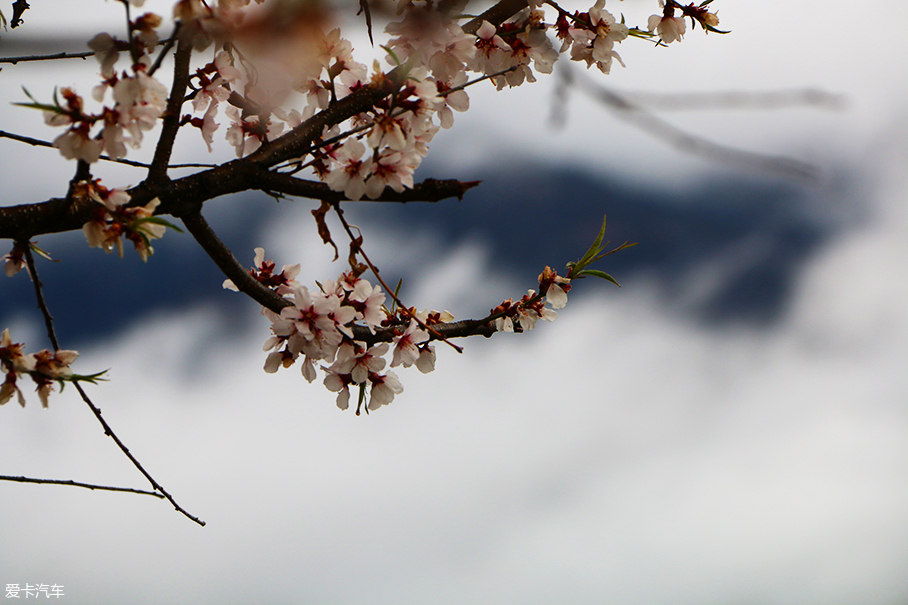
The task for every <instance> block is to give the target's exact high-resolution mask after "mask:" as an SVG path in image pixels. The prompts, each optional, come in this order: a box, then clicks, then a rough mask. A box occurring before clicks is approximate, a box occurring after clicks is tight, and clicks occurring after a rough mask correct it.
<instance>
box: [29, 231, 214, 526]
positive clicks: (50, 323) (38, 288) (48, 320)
mask: <svg viewBox="0 0 908 605" xmlns="http://www.w3.org/2000/svg"><path fill="white" fill-rule="evenodd" d="M19 245H20V246H21V247H22V248H23V250H24V251H25V262H26V263H27V264H28V270H29V272H30V273H31V276H32V283H33V284H34V286H35V296H36V297H37V299H38V308H39V309H41V314H42V315H43V316H44V325H45V326H46V327H47V336H48V338H49V339H50V342H51V344H52V345H53V347H54V351H59V350H60V344H59V342H58V341H57V335H56V333H55V331H54V319H53V317H51V314H50V311H49V310H48V308H47V303H46V302H45V300H44V294H43V293H42V285H41V279H40V278H39V277H38V271H37V268H36V267H35V257H34V255H33V254H32V251H31V247H30V246H29V245H28V241H24V242H19ZM73 386H74V387H75V389H76V391H78V393H79V395H80V396H81V397H82V401H84V402H85V403H86V405H88V407H89V408H90V409H91V411H92V413H93V414H94V415H95V418H97V419H98V422H100V423H101V426H102V427H103V428H104V434H105V435H107V436H108V437H110V438H111V439H113V440H114V443H116V444H117V447H119V448H120V451H122V452H123V454H125V455H126V457H127V458H129V460H130V461H131V462H132V464H133V466H135V467H136V468H137V469H139V472H140V473H142V474H143V475H144V476H145V478H146V479H148V482H149V483H151V487H152V488H153V489H154V490H155V491H158V492H160V493H161V494H163V495H164V497H165V498H167V501H168V502H170V503H171V504H172V505H173V507H174V508H175V509H176V510H178V511H179V512H181V513H182V514H183V515H185V516H186V517H188V518H190V519H192V520H193V521H195V522H196V523H198V524H199V525H201V526H204V525H205V522H204V521H202V520H201V519H199V518H198V517H194V516H193V515H191V514H189V513H188V512H187V511H186V510H184V509H183V508H182V507H181V506H180V505H179V504H177V503H176V501H175V500H174V499H173V496H171V495H170V494H169V493H168V492H167V490H165V489H164V488H163V487H161V484H159V483H158V482H157V481H155V479H154V477H152V476H151V475H150V474H149V473H148V471H146V470H145V468H144V467H143V466H142V464H141V463H140V462H139V461H138V460H137V459H136V457H135V456H133V455H132V453H131V452H130V451H129V448H127V447H126V445H125V444H124V443H123V442H122V441H120V438H119V437H117V435H116V433H114V432H113V429H111V428H110V425H109V424H107V421H106V420H104V418H103V417H102V416H101V409H100V408H99V407H98V406H96V405H95V404H94V403H92V401H91V399H89V397H88V395H87V394H86V393H85V391H84V390H83V389H82V385H80V384H79V383H78V382H73Z"/></svg>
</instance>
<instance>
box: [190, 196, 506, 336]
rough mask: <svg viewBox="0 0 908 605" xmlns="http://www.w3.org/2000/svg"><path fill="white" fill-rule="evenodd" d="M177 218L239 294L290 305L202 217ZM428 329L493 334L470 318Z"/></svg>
mask: <svg viewBox="0 0 908 605" xmlns="http://www.w3.org/2000/svg"><path fill="white" fill-rule="evenodd" d="M180 218H181V219H182V221H183V225H184V226H185V227H186V230H187V231H189V233H190V234H191V235H192V236H193V237H194V238H195V240H196V241H197V242H198V244H199V245H200V246H201V247H202V249H203V250H205V252H206V253H207V254H208V256H210V257H211V259H212V260H213V261H214V263H215V264H216V265H217V266H218V268H219V269H220V270H221V272H223V273H224V275H225V276H227V277H228V278H230V280H231V281H232V282H233V284H234V285H235V286H236V287H237V289H238V290H239V291H240V292H243V293H244V294H246V295H247V296H249V297H250V298H252V299H253V300H254V301H256V302H257V303H259V304H260V305H262V306H263V307H265V308H267V309H270V310H271V311H274V312H275V313H280V312H281V309H283V308H284V307H288V306H291V305H292V304H293V303H292V302H290V301H289V300H287V299H285V298H284V297H282V296H280V295H278V294H277V293H276V292H274V291H273V290H271V289H270V288H267V287H265V286H264V285H262V284H261V283H259V282H258V281H257V280H256V279H255V278H254V277H252V275H251V274H250V273H249V272H248V271H247V270H246V269H245V267H243V265H241V264H240V263H239V261H237V260H236V257H234V256H233V253H232V252H231V251H230V249H229V248H228V247H227V246H226V245H225V244H224V242H222V241H221V240H220V238H218V236H217V234H216V233H215V232H214V230H212V229H211V226H210V225H209V224H208V222H207V221H206V220H205V219H204V217H202V215H201V213H198V212H197V213H189V214H186V215H184V216H181V217H180ZM367 262H368V261H367ZM376 275H377V274H376ZM379 279H380V277H379ZM383 286H384V288H385V290H386V291H387V292H388V293H391V294H392V296H393V290H392V289H391V288H389V287H388V286H387V284H384V283H383ZM398 304H399V305H400V306H401V308H404V309H406V307H404V306H403V305H402V304H400V302H399V301H398ZM417 321H419V320H417ZM429 329H430V330H432V331H434V333H435V338H437V339H439V340H446V339H448V338H464V337H467V336H491V335H492V334H494V333H495V327H494V326H491V325H488V324H487V323H485V322H484V321H477V320H472V319H468V320H462V321H455V322H451V323H440V324H434V325H433V326H431V327H430V328H429ZM353 336H354V339H355V340H358V341H360V342H364V343H366V344H368V345H373V344H376V343H380V342H391V341H392V340H393V339H394V336H395V332H394V330H393V329H382V330H376V331H375V333H374V334H373V333H371V332H370V331H369V330H368V329H367V328H366V327H365V326H359V325H356V326H353ZM452 346H454V345H452ZM458 348H459V347H456V346H455V349H458Z"/></svg>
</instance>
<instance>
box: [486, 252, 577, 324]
mask: <svg viewBox="0 0 908 605" xmlns="http://www.w3.org/2000/svg"><path fill="white" fill-rule="evenodd" d="M570 289H571V286H570V279H568V278H566V277H561V276H559V275H558V274H557V273H556V272H555V271H553V270H552V269H551V268H550V267H546V268H545V269H544V270H543V272H542V273H540V274H539V291H540V292H542V293H543V294H537V293H536V291H535V290H527V293H526V294H524V295H523V297H522V298H521V299H520V300H519V301H517V302H514V301H513V300H512V299H510V298H509V299H507V300H505V301H504V302H502V303H501V304H500V305H498V306H497V307H495V308H494V309H492V311H491V313H492V317H495V329H496V330H498V331H499V332H514V331H523V330H532V329H533V328H535V327H536V322H537V321H538V320H540V319H542V320H543V321H555V318H556V317H558V312H557V311H555V309H562V308H564V306H565V305H567V293H568V292H569V291H570ZM546 303H548V304H550V305H551V306H552V308H551V309H549V308H548V307H546V306H545V305H546Z"/></svg>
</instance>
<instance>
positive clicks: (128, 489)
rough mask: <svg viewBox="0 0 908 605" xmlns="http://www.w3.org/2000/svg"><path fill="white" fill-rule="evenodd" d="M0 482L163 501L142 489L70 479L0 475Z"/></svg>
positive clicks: (155, 494)
mask: <svg viewBox="0 0 908 605" xmlns="http://www.w3.org/2000/svg"><path fill="white" fill-rule="evenodd" d="M0 481H17V482H19V483H49V484H52V485H72V486H73V487H84V488H87V489H90V490H96V489H100V490H105V491H108V492H129V493H131V494H142V495H143V496H154V497H155V498H160V499H162V500H163V499H164V495H163V494H160V493H158V492H150V491H148V490H144V489H135V488H133V487H114V486H110V485H96V484H94V483H82V482H81V481H73V480H71V479H66V480H63V479H36V478H35V477H14V476H12V475H0Z"/></svg>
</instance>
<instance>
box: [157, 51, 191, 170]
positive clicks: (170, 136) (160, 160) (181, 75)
mask: <svg viewBox="0 0 908 605" xmlns="http://www.w3.org/2000/svg"><path fill="white" fill-rule="evenodd" d="M191 58H192V39H191V38H190V37H188V36H180V39H179V42H177V52H176V56H175V59H174V65H173V84H172V85H171V88H170V96H169V97H168V99H167V109H165V110H164V115H163V119H162V122H163V125H162V126H161V136H160V137H159V138H158V144H157V146H156V147H155V150H154V159H153V160H152V161H151V168H149V169H148V177H147V178H146V181H148V182H152V183H154V182H156V181H159V180H162V179H166V178H167V164H168V163H169V162H170V154H171V153H172V152H173V143H174V141H175V140H176V138H177V131H179V129H180V112H181V111H182V108H183V97H184V96H185V95H186V87H187V85H188V84H189V62H190V59H191Z"/></svg>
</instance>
